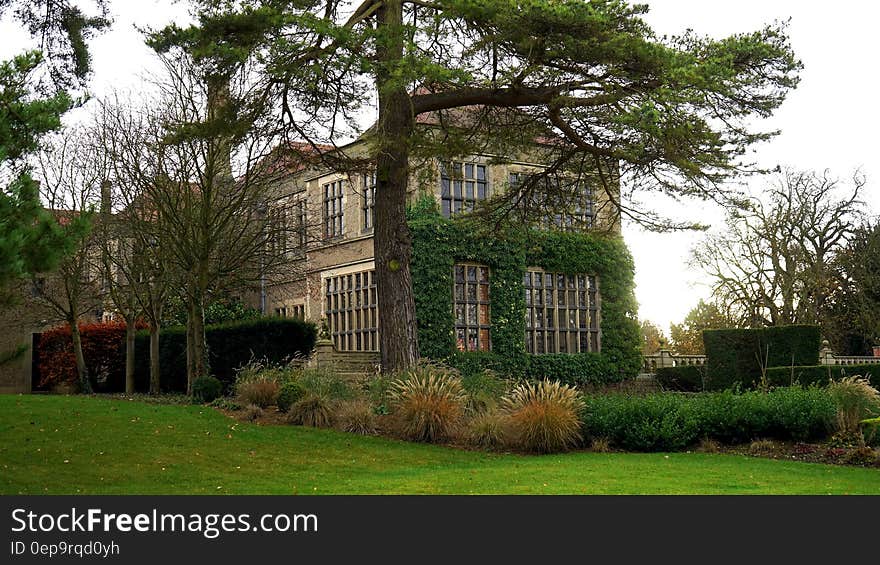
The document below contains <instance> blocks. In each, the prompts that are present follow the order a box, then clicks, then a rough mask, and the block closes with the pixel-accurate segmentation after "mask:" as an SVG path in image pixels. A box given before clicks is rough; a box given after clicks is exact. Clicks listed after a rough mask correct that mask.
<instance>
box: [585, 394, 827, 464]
mask: <svg viewBox="0 0 880 565" xmlns="http://www.w3.org/2000/svg"><path fill="white" fill-rule="evenodd" d="M835 413H836V408H835V404H834V401H833V400H832V398H831V396H830V395H829V394H828V392H827V391H826V390H825V389H821V388H817V387H810V388H804V387H799V386H798V387H783V388H778V389H774V390H772V391H771V392H769V393H762V392H758V391H747V392H744V393H735V392H731V391H725V392H715V393H700V394H676V393H656V394H649V395H645V396H629V395H623V394H606V395H601V396H589V397H587V398H586V402H585V409H584V411H583V413H582V422H583V432H584V437H585V438H587V439H588V440H589V439H596V438H603V439H606V440H608V441H610V442H611V444H612V445H614V446H615V447H617V448H620V449H625V450H628V451H679V450H683V449H686V448H687V447H689V446H691V445H694V444H695V443H696V442H698V441H699V440H701V439H703V438H709V439H713V440H716V441H719V442H722V443H726V444H735V443H743V442H748V441H752V440H756V439H775V440H782V441H787V440H795V441H807V440H816V439H822V438H824V437H826V436H827V435H828V433H829V431H830V429H831V426H832V424H833V421H834V417H835Z"/></svg>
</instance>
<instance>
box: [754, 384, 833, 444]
mask: <svg viewBox="0 0 880 565" xmlns="http://www.w3.org/2000/svg"><path fill="white" fill-rule="evenodd" d="M755 394H757V393H755ZM765 396H766V400H767V402H768V405H769V409H770V416H771V426H770V427H769V428H768V430H767V432H768V433H769V434H771V435H772V437H776V438H779V439H793V440H795V441H807V440H810V439H818V438H823V437H826V436H827V435H828V432H829V430H831V427H832V423H833V421H834V413H835V407H834V399H833V398H831V396H830V395H829V394H828V392H827V391H825V390H823V389H821V388H819V387H815V386H812V387H807V388H803V387H799V386H793V387H785V388H778V389H775V390H773V391H772V392H771V393H770V394H767V395H765Z"/></svg>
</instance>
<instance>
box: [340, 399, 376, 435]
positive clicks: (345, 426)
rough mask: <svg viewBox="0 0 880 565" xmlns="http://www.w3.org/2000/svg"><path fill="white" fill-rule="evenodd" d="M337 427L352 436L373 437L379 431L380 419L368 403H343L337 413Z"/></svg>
mask: <svg viewBox="0 0 880 565" xmlns="http://www.w3.org/2000/svg"><path fill="white" fill-rule="evenodd" d="M336 427H337V428H338V429H340V430H342V431H343V432H348V433H350V434H359V435H364V436H366V435H373V434H375V433H376V432H378V430H379V417H378V416H376V413H375V412H374V411H373V407H372V406H370V404H369V403H368V402H366V401H363V400H354V401H350V402H342V403H341V404H340V406H339V410H338V411H337V416H336Z"/></svg>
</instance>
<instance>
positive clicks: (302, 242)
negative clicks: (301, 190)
mask: <svg viewBox="0 0 880 565" xmlns="http://www.w3.org/2000/svg"><path fill="white" fill-rule="evenodd" d="M293 213H294V215H295V218H296V242H297V249H299V250H305V248H306V243H308V233H307V231H306V226H307V224H306V222H307V221H308V219H307V217H306V201H305V199H303V198H300V199H299V200H296V201H294V203H293Z"/></svg>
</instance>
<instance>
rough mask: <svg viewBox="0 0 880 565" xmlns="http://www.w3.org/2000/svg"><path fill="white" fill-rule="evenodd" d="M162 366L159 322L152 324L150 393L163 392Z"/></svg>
mask: <svg viewBox="0 0 880 565" xmlns="http://www.w3.org/2000/svg"><path fill="white" fill-rule="evenodd" d="M161 376H162V366H161V361H159V323H158V322H153V323H151V324H150V394H159V393H160V392H161V384H162V383H161V380H160V379H161Z"/></svg>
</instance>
